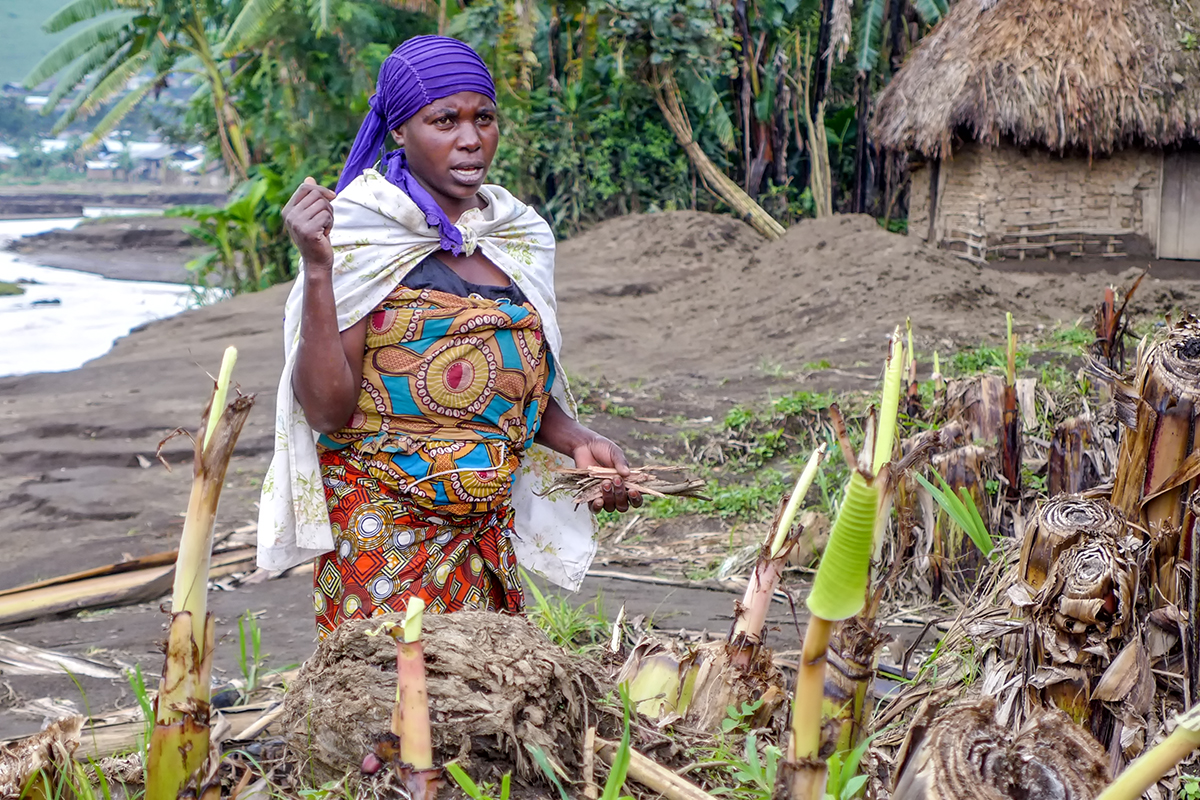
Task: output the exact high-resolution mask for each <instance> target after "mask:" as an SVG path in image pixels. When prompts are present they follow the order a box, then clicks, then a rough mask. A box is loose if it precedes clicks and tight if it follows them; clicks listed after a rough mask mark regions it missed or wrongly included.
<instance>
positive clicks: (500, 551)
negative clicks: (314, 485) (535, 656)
mask: <svg viewBox="0 0 1200 800" xmlns="http://www.w3.org/2000/svg"><path fill="white" fill-rule="evenodd" d="M320 458H321V473H322V477H323V482H324V485H325V500H326V504H327V506H328V507H329V519H330V524H331V526H332V528H333V533H334V543H335V548H334V550H333V551H332V552H329V553H326V554H325V555H323V556H321V557H320V558H318V559H317V562H316V565H315V567H314V570H313V584H314V586H313V606H314V610H315V612H316V617H317V633H318V635H319V636H320V638H322V639H324V638H325V637H326V636H328V635H329V633H330V632H332V631H333V629H334V628H336V627H337V626H338V625H340V624H341V623H343V622H345V621H346V620H348V619H366V618H368V617H372V616H377V615H379V614H385V613H388V612H392V611H404V609H405V607H406V606H407V604H408V599H409V598H410V597H413V596H417V597H420V598H421V599H422V600H424V601H425V603H426V606H427V608H428V610H429V611H430V612H431V613H439V614H440V613H449V612H453V611H460V610H463V609H477V610H485V611H503V612H508V613H514V614H515V613H519V612H520V611H521V610H522V608H523V606H524V598H525V596H524V590H523V589H522V587H521V579H520V575H519V573H518V571H517V558H516V553H515V552H514V550H513V546H512V541H511V539H510V538H509V537H510V536H511V535H512V530H513V509H512V504H511V503H510V502H509V501H508V500H507V499H504V500H502V501H500V502H493V503H491V504H489V505H490V507H489V508H482V509H479V510H471V511H468V512H467V513H465V514H463V515H461V516H460V515H451V514H448V513H445V512H446V509H444V508H442V509H438V508H436V507H432V506H429V505H426V504H423V503H420V502H419V500H418V499H417V498H414V496H413V495H412V494H410V493H408V492H404V491H402V490H401V487H400V486H399V485H398V484H397V483H396V482H395V481H393V480H391V479H390V475H389V473H391V472H392V470H391V469H389V467H390V465H389V464H388V461H389V460H390V459H389V454H388V453H379V454H377V455H365V454H362V453H359V452H355V451H354V450H353V449H351V448H347V449H343V450H326V451H324V452H322V453H321V454H320ZM512 458H513V459H514V460H515V458H516V457H515V456H513V457H512Z"/></svg>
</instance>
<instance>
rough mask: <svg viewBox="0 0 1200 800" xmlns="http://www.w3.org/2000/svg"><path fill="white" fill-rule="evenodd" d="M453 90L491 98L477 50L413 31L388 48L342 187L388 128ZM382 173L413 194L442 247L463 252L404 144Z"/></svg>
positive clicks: (369, 161)
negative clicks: (411, 165)
mask: <svg viewBox="0 0 1200 800" xmlns="http://www.w3.org/2000/svg"><path fill="white" fill-rule="evenodd" d="M458 92H478V93H479V94H482V95H484V96H485V97H487V98H489V99H490V100H491V101H492V102H495V101H496V84H495V83H494V82H493V81H492V74H491V73H490V72H488V68H487V65H485V64H484V63H483V59H482V58H480V57H479V54H478V53H476V52H475V51H474V50H472V49H471V47H470V45H467V44H465V43H464V42H460V41H459V40H458V39H452V38H450V37H449V36H417V37H414V38H412V39H409V40H408V41H407V42H405V43H404V44H402V45H400V46H399V47H397V48H396V49H395V50H393V51H392V53H391V55H389V56H388V57H387V58H385V59H384V61H383V64H382V65H381V66H380V67H379V81H378V83H377V84H376V87H375V94H374V95H373V96H372V97H371V110H370V111H368V112H367V117H366V119H364V120H363V124H362V127H361V128H359V129H358V135H357V136H356V137H354V145H353V146H352V147H351V148H350V155H349V156H347V157H346V166H345V167H343V168H342V175H341V177H340V178H338V183H337V191H338V192H341V191H342V189H344V188H345V187H346V186H348V185H350V183H351V181H353V180H354V179H355V178H357V177H358V176H359V175H361V174H362V173H363V170H366V169H369V168H370V167H373V166H375V163H376V162H377V161H378V160H379V158H380V154H381V152H382V151H383V147H384V143H385V142H386V140H387V135H388V132H389V131H393V130H395V129H396V128H399V127H400V126H401V125H403V124H404V123H405V122H407V121H408V120H409V119H411V118H412V116H413V115H414V114H416V113H417V112H418V111H420V110H421V109H422V108H424V107H425V106H427V105H429V104H430V103H432V102H433V101H434V100H439V99H441V98H443V97H449V96H450V95H452V94H457V93H458ZM383 164H384V169H383V170H381V171H382V172H384V174H385V177H386V178H387V180H388V182H389V183H392V184H394V185H395V186H397V187H399V188H400V189H401V190H402V191H403V192H404V193H405V194H407V195H408V196H409V197H411V198H412V199H413V202H415V203H416V204H417V207H418V208H420V209H421V211H422V212H423V213H424V214H425V221H426V222H427V223H428V224H429V225H430V227H434V228H437V230H438V234H439V236H440V238H441V246H442V249H443V250H449V251H450V252H451V253H454V254H455V255H461V254H462V252H463V238H462V232H461V231H459V230H458V228H456V227H455V226H454V225H453V224H452V223H451V222H450V220H449V218H447V217H446V212H445V211H443V210H442V207H441V206H439V205H438V204H437V201H436V200H434V199H433V197H432V196H431V195H430V194H429V192H427V191H426V190H425V188H424V187H423V186H421V184H420V183H418V182H417V180H416V179H415V178H414V177H413V175H412V173H411V172H409V171H408V161H407V159H406V158H405V155H404V150H403V148H401V149H399V150H393V151H392V152H390V153H388V154H387V155H385V156H384V157H383Z"/></svg>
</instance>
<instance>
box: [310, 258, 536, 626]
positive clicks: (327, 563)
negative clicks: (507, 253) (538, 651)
mask: <svg viewBox="0 0 1200 800" xmlns="http://www.w3.org/2000/svg"><path fill="white" fill-rule="evenodd" d="M445 269H447V271H448V268H445ZM516 300H517V301H519V302H514V301H513V300H510V299H509V298H501V299H498V300H497V299H490V298H487V297H483V296H481V295H480V294H478V293H472V294H470V295H469V296H465V297H462V296H457V295H455V294H450V293H448V292H443V291H438V290H435V289H428V288H424V289H422V288H410V287H408V286H399V287H397V288H396V289H395V290H393V291H392V293H391V294H390V295H388V297H387V299H386V300H384V302H383V303H381V304H380V305H379V307H378V308H376V309H375V311H374V312H373V313H372V314H371V316H370V318H369V319H368V321H367V337H366V352H365V357H364V362H363V383H362V386H363V390H362V392H361V393H360V395H359V401H358V407H357V409H356V410H355V412H354V414H353V415H352V417H351V419H350V420H349V421H348V422H347V424H346V426H345V427H343V428H342V429H341V430H339V431H336V432H335V433H332V434H328V435H323V436H322V437H321V438H320V439H319V441H318V445H319V450H320V462H321V475H322V482H323V484H324V489H325V499H326V505H327V506H328V509H329V516H330V523H331V527H332V532H333V538H334V550H333V551H332V552H329V553H326V554H325V555H322V556H321V557H320V558H319V559H318V560H317V563H316V567H315V570H314V573H313V577H314V592H313V600H314V607H315V610H316V612H317V627H318V631H319V633H320V635H321V636H322V637H324V636H325V635H326V634H328V633H329V632H330V631H331V630H333V628H334V627H336V626H337V625H338V624H340V623H341V622H343V621H345V620H346V619H361V618H365V617H368V616H372V615H374V614H380V613H386V612H388V611H393V610H403V608H404V607H405V604H406V603H407V598H408V597H409V596H412V595H419V596H421V597H422V599H423V600H425V602H426V604H427V606H428V607H429V610H430V611H431V612H434V613H439V612H450V611H456V610H459V609H463V608H477V609H488V610H497V611H510V612H516V611H520V609H521V606H522V602H523V596H524V595H523V591H522V589H521V585H520V579H519V577H518V573H517V562H516V556H515V553H514V550H513V546H512V543H511V541H510V536H511V533H512V521H513V511H512V507H511V503H510V498H511V490H512V478H513V474H514V473H515V472H516V470H517V468H518V466H519V464H520V459H521V456H522V454H523V453H524V450H525V447H526V445H527V444H529V443H530V442H532V441H533V438H534V436H535V435H536V433H537V430H538V428H539V426H540V423H541V417H542V414H543V412H544V411H545V407H546V404H547V403H548V402H550V387H551V385H552V384H553V382H554V373H555V367H554V363H553V358H552V357H551V356H550V352H549V349H548V348H547V347H546V345H545V341H544V338H543V335H542V328H541V319H540V317H539V316H538V313H537V311H535V310H534V308H533V306H532V305H530V304H529V303H527V302H523V298H522V297H520V296H519V294H518V296H517V297H516Z"/></svg>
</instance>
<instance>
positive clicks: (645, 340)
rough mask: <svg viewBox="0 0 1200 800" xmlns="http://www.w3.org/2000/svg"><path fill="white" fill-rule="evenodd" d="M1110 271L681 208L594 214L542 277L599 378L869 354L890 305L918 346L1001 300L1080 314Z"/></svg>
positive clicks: (833, 220)
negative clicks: (977, 260) (775, 235)
mask: <svg viewBox="0 0 1200 800" xmlns="http://www.w3.org/2000/svg"><path fill="white" fill-rule="evenodd" d="M1023 266H1026V268H1028V269H1036V266H1035V265H1034V264H1033V263H1032V262H1025V264H1024V265H1023ZM1130 266H1131V267H1132V265H1130ZM1113 279H1114V276H1112V275H1111V274H1103V273H1095V272H1093V273H1090V274H1071V273H1062V272H1060V273H1058V274H1038V273H1034V272H1010V271H1007V270H1005V271H1001V270H999V269H994V268H992V267H990V266H989V267H981V266H977V265H974V264H971V263H969V262H967V261H964V260H962V259H959V258H956V257H954V256H952V255H950V254H949V253H947V252H945V251H942V250H937V249H935V248H931V247H927V246H926V245H925V244H923V243H922V242H921V241H920V240H918V239H916V238H914V237H908V236H902V235H899V234H894V233H889V232H887V231H885V230H883V229H882V228H880V227H879V225H878V224H877V223H876V221H875V220H874V219H872V218H871V217H868V216H865V215H837V216H833V217H828V218H825V219H819V220H805V221H802V222H800V223H798V224H796V225H793V226H792V227H791V228H789V229H788V231H787V233H786V234H785V235H784V236H783V237H782V238H781V239H779V240H778V241H775V242H764V241H763V240H762V239H761V238H760V237H759V236H758V235H757V234H755V233H754V231H752V230H751V229H750V228H749V226H746V225H744V224H742V223H741V222H738V221H736V220H734V219H732V218H730V217H723V216H716V215H712V214H705V213H700V212H691V211H681V212H671V213H666V214H650V215H641V216H632V217H623V218H620V219H615V220H611V221H609V222H606V223H603V224H601V225H598V226H596V227H595V228H593V229H592V230H590V231H588V232H586V233H584V234H582V235H580V236H578V237H576V238H574V239H570V240H568V241H566V242H564V243H563V244H562V246H561V247H560V248H559V258H558V275H557V283H558V293H559V300H560V310H559V318H560V320H561V322H562V327H563V330H564V335H565V340H566V347H565V349H566V353H565V359H566V360H567V363H568V364H569V365H570V366H571V368H572V369H573V370H575V371H578V372H582V373H584V374H589V375H603V376H605V377H606V378H608V379H610V380H614V381H634V380H638V379H644V380H654V379H656V378H660V377H666V376H672V377H676V378H677V377H680V376H685V375H686V376H688V377H690V378H701V379H710V380H711V379H721V378H730V379H736V378H745V377H749V376H752V375H754V374H755V373H761V372H763V371H764V370H769V369H770V368H772V367H774V366H778V367H783V368H786V369H788V370H798V369H801V368H802V367H803V365H804V364H805V363H807V362H810V361H815V360H817V359H827V360H829V361H830V362H832V363H833V364H835V365H838V366H853V365H855V364H866V365H869V366H872V367H873V366H874V365H875V364H876V363H877V362H879V361H880V360H881V359H882V353H883V350H882V344H883V341H884V337H886V336H887V334H888V333H890V332H891V330H892V329H893V328H894V327H895V326H896V325H903V324H904V321H905V318H911V319H912V322H913V326H914V332H915V334H916V338H917V345H918V349H919V350H922V351H925V352H928V351H929V350H932V349H934V348H939V349H942V350H949V349H952V348H955V347H962V346H971V345H975V344H978V343H979V342H980V341H982V340H984V339H986V338H993V337H998V336H1000V335H1001V334H1002V333H1003V329H1004V313H1005V312H1006V311H1011V312H1013V315H1014V317H1015V319H1016V322H1017V325H1018V330H1025V331H1029V330H1031V329H1033V328H1034V327H1035V326H1037V325H1047V324H1053V323H1055V322H1058V321H1068V322H1070V321H1074V320H1075V319H1077V318H1079V317H1080V316H1082V315H1090V313H1091V311H1092V309H1093V308H1095V306H1096V304H1097V303H1098V302H1099V301H1100V299H1101V295H1102V291H1103V287H1104V286H1105V285H1106V284H1107V283H1109V282H1110V281H1113ZM1116 282H1118V283H1125V282H1127V281H1125V276H1124V275H1122V277H1121V278H1118V279H1117V281H1116ZM1155 284H1159V286H1157V287H1156V286H1155ZM1164 284H1165V282H1160V281H1153V280H1151V281H1148V282H1147V284H1146V285H1144V286H1143V287H1142V289H1141V290H1140V291H1139V295H1138V297H1139V300H1142V301H1144V302H1150V303H1151V304H1152V306H1154V307H1155V308H1154V310H1159V311H1161V310H1168V309H1169V308H1171V307H1172V306H1174V307H1177V308H1178V307H1182V308H1188V307H1194V305H1195V301H1196V300H1197V298H1198V297H1200V293H1198V292H1197V291H1196V289H1195V286H1194V284H1191V283H1190V282H1189V284H1188V285H1186V288H1185V287H1182V286H1180V284H1179V283H1178V282H1173V283H1172V284H1171V285H1170V291H1169V292H1167V291H1164V290H1163V289H1164ZM1155 297H1157V298H1158V299H1157V300H1152V298H1155Z"/></svg>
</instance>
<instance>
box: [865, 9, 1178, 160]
mask: <svg viewBox="0 0 1200 800" xmlns="http://www.w3.org/2000/svg"><path fill="white" fill-rule="evenodd" d="M1198 35H1200V5H1196V4H1195V3H1192V4H1190V5H1189V4H1188V3H1178V4H1172V3H1171V2H1168V1H1167V0H1111V1H1110V2H1095V1H1094V0H1067V1H1065V2H1064V1H1063V0H1000V2H999V3H997V4H996V5H995V6H994V7H992V8H990V9H988V10H984V9H983V8H982V6H981V3H979V2H976V0H970V2H963V3H957V4H954V6H953V7H952V9H951V11H950V13H949V15H948V16H947V17H946V19H945V20H943V21H942V23H941V24H940V25H938V27H937V28H936V29H935V30H934V31H933V32H932V33H931V34H930V35H929V36H927V37H925V39H924V40H922V42H921V44H920V45H919V46H918V47H917V49H916V50H915V51H914V52H913V54H912V56H911V57H910V58H909V59H908V61H907V63H906V64H905V65H904V68H903V69H901V70H900V72H898V73H897V74H896V77H895V78H894V79H893V80H892V82H891V84H890V85H889V86H888V88H887V89H886V90H885V91H884V93H883V94H882V95H881V97H880V99H879V104H878V111H877V114H876V118H875V124H874V131H873V134H874V137H875V139H876V141H877V142H878V143H879V144H881V145H882V146H883V147H886V148H888V149H892V150H915V151H918V152H920V153H923V154H925V155H927V156H930V157H934V158H940V157H948V156H950V155H951V143H952V141H953V139H954V137H955V136H956V135H957V136H969V137H970V138H974V139H976V140H978V141H980V142H983V143H985V144H990V145H996V144H999V143H1000V142H1001V140H1009V141H1014V142H1016V143H1017V144H1019V145H1026V144H1035V145H1040V146H1043V147H1047V148H1049V149H1050V150H1053V151H1056V152H1063V151H1067V150H1079V151H1084V152H1088V153H1104V152H1109V151H1111V150H1113V149H1114V148H1117V147H1120V146H1122V145H1124V144H1130V143H1135V142H1136V143H1140V144H1143V145H1146V146H1160V147H1161V146H1167V145H1172V144H1177V143H1180V142H1181V141H1183V140H1185V139H1189V138H1200V52H1198V51H1197V50H1196V49H1195V46H1194V44H1192V43H1193V42H1195V40H1196V36H1198Z"/></svg>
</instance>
